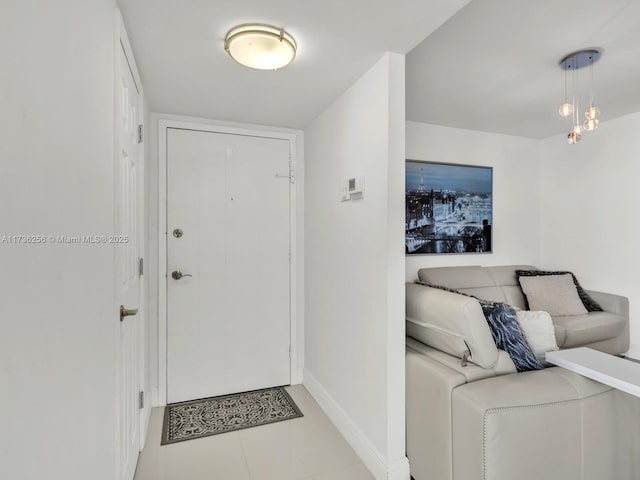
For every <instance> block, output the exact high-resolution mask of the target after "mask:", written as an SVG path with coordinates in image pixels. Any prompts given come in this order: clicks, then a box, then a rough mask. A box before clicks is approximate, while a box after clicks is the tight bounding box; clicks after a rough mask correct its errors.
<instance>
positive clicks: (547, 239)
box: [540, 113, 640, 348]
mask: <svg viewBox="0 0 640 480" xmlns="http://www.w3.org/2000/svg"><path fill="white" fill-rule="evenodd" d="M639 130H640V113H635V114H633V115H628V116H625V117H622V118H617V119H615V120H610V121H607V122H603V123H601V124H600V128H599V129H598V130H596V131H595V132H589V133H586V134H585V135H584V136H583V138H582V141H581V142H580V143H578V144H577V145H569V144H567V143H566V140H565V135H560V136H556V137H551V138H548V139H545V140H543V141H542V142H541V151H540V157H541V180H540V186H541V217H542V222H541V225H540V239H541V260H542V266H543V267H545V268H550V269H566V270H572V271H573V272H574V273H575V274H576V276H577V277H578V279H579V280H580V283H581V284H582V285H583V286H584V287H585V288H589V289H592V290H601V291H605V292H611V293H617V294H620V295H624V296H627V297H629V303H630V309H631V312H630V316H631V343H632V344H635V346H636V348H640V321H639V320H638V318H637V315H638V313H639V312H640V309H639V305H640V276H639V274H638V272H640V255H639V254H638V251H637V250H638V238H639V237H640V223H639V222H638V220H639V219H640V216H639V215H638V199H637V192H638V179H639V178H640V161H639V158H640V157H639V153H640V135H638V131H639Z"/></svg>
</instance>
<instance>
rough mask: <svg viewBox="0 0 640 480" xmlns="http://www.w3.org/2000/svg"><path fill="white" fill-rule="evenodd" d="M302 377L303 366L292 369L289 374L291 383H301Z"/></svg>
mask: <svg viewBox="0 0 640 480" xmlns="http://www.w3.org/2000/svg"><path fill="white" fill-rule="evenodd" d="M303 378H304V368H303V367H298V368H296V369H295V370H293V373H292V375H291V385H300V384H301V383H302V379H303Z"/></svg>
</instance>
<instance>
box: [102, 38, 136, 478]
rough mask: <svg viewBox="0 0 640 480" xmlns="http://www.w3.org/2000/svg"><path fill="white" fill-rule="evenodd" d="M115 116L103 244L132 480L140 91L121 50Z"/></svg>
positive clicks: (126, 471)
mask: <svg viewBox="0 0 640 480" xmlns="http://www.w3.org/2000/svg"><path fill="white" fill-rule="evenodd" d="M117 55H118V62H119V64H118V69H117V71H118V90H117V94H116V95H117V97H119V98H118V102H117V108H116V110H117V111H116V115H117V117H116V118H117V119H118V123H117V125H118V127H117V130H118V131H117V132H116V134H117V135H118V142H117V155H116V168H115V183H116V191H115V209H116V222H115V223H116V225H115V235H114V236H113V237H112V238H110V239H107V240H106V241H108V242H109V243H114V244H115V249H116V304H117V306H118V307H119V306H120V305H122V307H124V308H125V309H127V310H128V311H126V312H124V313H128V314H129V315H127V316H124V317H122V316H121V315H120V316H119V318H117V319H115V321H117V322H118V324H119V345H118V357H119V358H118V362H119V364H118V397H117V398H118V404H117V411H118V435H119V438H118V449H119V451H118V468H119V472H118V474H119V477H118V478H119V479H121V480H131V479H133V476H134V473H135V468H136V464H137V460H138V454H139V451H140V409H139V401H138V395H139V392H140V336H141V333H140V332H141V324H140V319H139V318H138V316H137V315H136V314H135V313H134V312H136V313H137V310H138V308H139V307H140V276H139V270H138V258H139V239H138V234H139V229H138V222H139V221H140V218H139V216H140V210H139V206H141V202H139V199H140V191H141V189H140V188H139V184H140V181H141V178H139V170H140V165H139V162H140V160H141V159H140V158H139V156H140V155H139V145H138V123H139V115H140V113H139V110H140V109H139V105H140V92H139V91H138V87H137V85H136V82H135V80H134V78H133V75H132V73H131V69H130V67H129V62H127V57H126V55H125V53H124V50H123V49H121V48H119V49H118V52H117Z"/></svg>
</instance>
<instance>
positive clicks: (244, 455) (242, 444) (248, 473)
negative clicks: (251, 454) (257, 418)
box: [239, 427, 257, 480]
mask: <svg viewBox="0 0 640 480" xmlns="http://www.w3.org/2000/svg"><path fill="white" fill-rule="evenodd" d="M255 428H257V427H255ZM239 440H240V450H242V458H243V459H244V466H245V467H246V468H247V475H249V480H253V475H252V474H251V468H249V460H247V452H246V451H245V449H244V441H243V440H242V435H240V438H239Z"/></svg>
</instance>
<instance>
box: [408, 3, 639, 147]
mask: <svg viewBox="0 0 640 480" xmlns="http://www.w3.org/2000/svg"><path fill="white" fill-rule="evenodd" d="M586 47H598V48H600V49H602V50H603V51H604V53H603V56H602V58H601V60H600V61H599V62H598V63H596V64H595V66H594V76H595V100H596V104H597V105H598V106H599V107H600V109H601V110H602V114H601V120H602V121H606V120H607V119H611V118H615V117H618V116H622V115H626V114H628V113H632V112H637V111H640V0H473V1H472V2H470V3H469V4H467V5H466V6H465V7H464V8H463V9H462V10H460V11H459V12H458V13H457V14H456V15H455V16H453V17H452V18H451V19H450V20H449V21H447V22H446V23H445V24H444V25H443V26H442V27H440V28H439V29H438V30H437V31H436V32H434V33H433V34H432V35H430V36H429V37H428V38H427V39H426V40H425V41H424V42H422V43H421V44H420V45H418V46H417V47H416V48H415V49H414V50H412V51H411V52H410V53H409V54H408V55H407V62H406V64H407V73H406V76H407V119H409V120H414V121H420V122H426V123H434V124H438V125H447V126H452V127H459V128H467V129H472V130H483V131H489V132H498V133H505V134H511V135H520V136H527V137H533V138H546V137H549V136H552V135H555V134H559V133H563V132H568V130H569V125H568V120H567V119H563V118H560V117H559V116H558V114H557V107H558V105H559V104H560V103H562V100H563V99H564V72H563V70H561V69H560V67H559V66H558V63H559V61H560V60H561V58H562V57H563V56H564V55H566V54H568V53H570V52H573V51H575V50H579V49H582V48H586ZM586 71H587V76H586V77H584V79H583V80H584V81H581V82H580V85H581V86H582V87H586V88H585V92H586V91H587V90H588V69H586ZM578 72H579V73H583V72H585V70H579V71H578Z"/></svg>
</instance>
